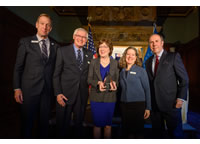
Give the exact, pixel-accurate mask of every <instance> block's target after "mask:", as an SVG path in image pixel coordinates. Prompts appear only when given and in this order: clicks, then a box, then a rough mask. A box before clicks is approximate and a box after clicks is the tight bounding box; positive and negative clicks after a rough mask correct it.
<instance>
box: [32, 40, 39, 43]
mask: <svg viewBox="0 0 200 144" xmlns="http://www.w3.org/2000/svg"><path fill="white" fill-rule="evenodd" d="M31 43H39V41H38V40H31Z"/></svg>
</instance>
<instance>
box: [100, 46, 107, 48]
mask: <svg viewBox="0 0 200 144" xmlns="http://www.w3.org/2000/svg"><path fill="white" fill-rule="evenodd" d="M99 48H109V47H108V46H99Z"/></svg>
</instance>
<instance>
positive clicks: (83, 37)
mask: <svg viewBox="0 0 200 144" xmlns="http://www.w3.org/2000/svg"><path fill="white" fill-rule="evenodd" d="M75 36H77V37H79V38H82V39H87V37H85V36H81V35H77V34H76V35H75Z"/></svg>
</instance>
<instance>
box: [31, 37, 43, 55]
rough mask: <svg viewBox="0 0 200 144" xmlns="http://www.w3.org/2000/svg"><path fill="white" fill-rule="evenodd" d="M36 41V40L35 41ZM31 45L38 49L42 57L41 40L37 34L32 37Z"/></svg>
mask: <svg viewBox="0 0 200 144" xmlns="http://www.w3.org/2000/svg"><path fill="white" fill-rule="evenodd" d="M34 41H35V42H34ZM31 46H32V47H33V48H34V49H35V50H36V51H37V53H38V55H40V57H41V58H42V54H41V50H40V46H39V41H38V39H37V37H36V36H33V37H32V39H31Z"/></svg>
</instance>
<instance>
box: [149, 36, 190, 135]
mask: <svg viewBox="0 0 200 144" xmlns="http://www.w3.org/2000/svg"><path fill="white" fill-rule="evenodd" d="M149 45H150V48H151V50H152V52H153V53H154V55H153V56H151V57H150V58H149V59H148V60H147V61H146V70H147V74H148V77H149V82H150V88H151V98H152V100H151V102H152V111H151V120H152V128H153V132H154V134H155V137H156V138H163V135H162V134H163V132H164V129H165V122H166V126H167V129H168V133H169V136H170V138H183V130H182V119H181V107H182V104H183V102H184V100H186V98H187V88H188V83H189V78H188V75H187V72H186V70H185V67H184V65H183V62H182V60H181V57H180V55H179V53H169V52H167V51H165V50H164V49H163V45H164V40H163V37H162V36H160V35H158V34H153V35H151V37H150V38H149Z"/></svg>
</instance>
